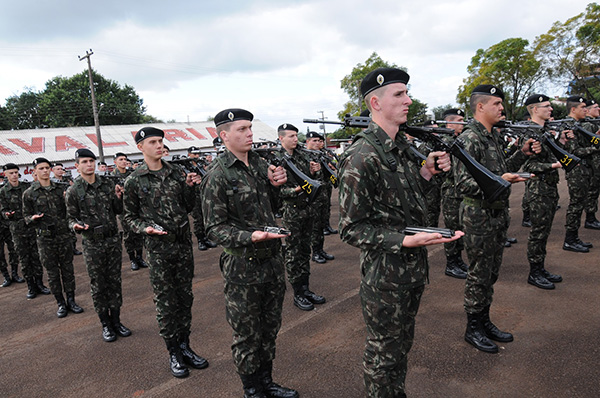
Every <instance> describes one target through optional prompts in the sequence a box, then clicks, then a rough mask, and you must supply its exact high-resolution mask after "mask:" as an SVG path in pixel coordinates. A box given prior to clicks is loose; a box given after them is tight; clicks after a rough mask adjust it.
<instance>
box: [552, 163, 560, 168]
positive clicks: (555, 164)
mask: <svg viewBox="0 0 600 398" xmlns="http://www.w3.org/2000/svg"><path fill="white" fill-rule="evenodd" d="M552 168H553V169H560V168H562V164H561V163H560V162H554V163H552Z"/></svg>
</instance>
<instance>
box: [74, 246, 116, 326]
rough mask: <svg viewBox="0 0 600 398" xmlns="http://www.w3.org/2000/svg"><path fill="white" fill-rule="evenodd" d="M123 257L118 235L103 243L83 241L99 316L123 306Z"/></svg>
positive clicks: (84, 256) (95, 305)
mask: <svg viewBox="0 0 600 398" xmlns="http://www.w3.org/2000/svg"><path fill="white" fill-rule="evenodd" d="M121 255H122V245H121V237H120V236H119V235H118V234H117V235H115V236H113V237H112V238H106V239H104V240H102V241H94V240H88V239H83V258H84V260H85V267H86V269H87V272H88V275H89V276H90V288H91V294H92V301H93V302H94V309H95V310H96V312H97V313H99V314H100V313H102V312H105V311H107V310H110V309H119V308H121V305H123V294H122V291H121Z"/></svg>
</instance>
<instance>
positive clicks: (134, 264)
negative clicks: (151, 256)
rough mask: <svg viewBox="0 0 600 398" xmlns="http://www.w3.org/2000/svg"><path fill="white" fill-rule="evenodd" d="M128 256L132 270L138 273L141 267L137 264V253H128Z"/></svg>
mask: <svg viewBox="0 0 600 398" xmlns="http://www.w3.org/2000/svg"><path fill="white" fill-rule="evenodd" d="M127 255H128V256H129V261H131V270H132V271H137V270H138V269H140V265H139V264H138V262H137V257H136V255H135V251H133V252H127Z"/></svg>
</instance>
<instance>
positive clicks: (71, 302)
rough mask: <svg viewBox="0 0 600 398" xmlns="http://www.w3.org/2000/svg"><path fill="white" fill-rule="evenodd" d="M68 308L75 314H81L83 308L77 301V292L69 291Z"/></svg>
mask: <svg viewBox="0 0 600 398" xmlns="http://www.w3.org/2000/svg"><path fill="white" fill-rule="evenodd" d="M67 309H68V310H69V311H71V312H72V313H74V314H81V313H82V312H83V308H81V307H80V306H78V305H77V303H76V302H75V292H67Z"/></svg>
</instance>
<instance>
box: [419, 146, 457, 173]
mask: <svg viewBox="0 0 600 398" xmlns="http://www.w3.org/2000/svg"><path fill="white" fill-rule="evenodd" d="M436 158H437V159H436ZM436 164H437V165H438V168H439V169H441V170H436V168H435V165H436ZM451 165H452V164H451V161H450V155H449V154H447V153H446V152H442V151H435V152H431V153H430V154H429V155H428V156H427V159H426V160H425V164H424V165H423V167H421V176H423V178H425V179H426V180H429V179H431V176H433V175H434V174H439V173H441V172H442V171H448V170H450V167H451Z"/></svg>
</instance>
